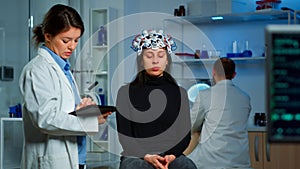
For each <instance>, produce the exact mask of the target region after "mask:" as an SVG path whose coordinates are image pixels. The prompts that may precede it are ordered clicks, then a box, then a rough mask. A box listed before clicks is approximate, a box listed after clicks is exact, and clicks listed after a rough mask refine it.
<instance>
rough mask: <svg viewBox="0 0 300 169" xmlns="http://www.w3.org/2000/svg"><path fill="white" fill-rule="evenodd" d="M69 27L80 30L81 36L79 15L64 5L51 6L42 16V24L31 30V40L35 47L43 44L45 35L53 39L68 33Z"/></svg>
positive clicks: (82, 30) (81, 27) (81, 28)
mask: <svg viewBox="0 0 300 169" xmlns="http://www.w3.org/2000/svg"><path fill="white" fill-rule="evenodd" d="M71 27H75V28H79V29H80V30H81V34H80V35H82V34H83V32H84V24H83V21H82V19H81V17H80V15H79V13H78V12H77V11H76V10H75V9H74V8H72V7H69V6H66V5H62V4H57V5H54V6H52V7H51V9H50V10H49V11H48V12H47V13H46V15H45V16H44V20H43V22H42V23H41V24H39V25H37V26H35V27H34V29H33V33H34V36H33V37H32V39H33V40H34V41H35V47H37V46H38V45H39V44H40V43H42V42H45V37H44V35H45V33H49V34H50V35H51V36H52V37H54V36H56V35H57V34H59V33H62V32H66V31H68V30H69V29H70V28H71Z"/></svg>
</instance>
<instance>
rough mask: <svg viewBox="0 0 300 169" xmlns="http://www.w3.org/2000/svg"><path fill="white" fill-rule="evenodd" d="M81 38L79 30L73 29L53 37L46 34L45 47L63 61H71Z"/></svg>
mask: <svg viewBox="0 0 300 169" xmlns="http://www.w3.org/2000/svg"><path fill="white" fill-rule="evenodd" d="M80 36H81V30H80V29H79V28H75V27H71V28H70V29H69V30H67V31H65V32H62V33H59V34H57V35H56V36H52V35H50V34H48V33H46V34H45V45H46V46H47V47H48V48H49V49H50V50H52V51H53V52H54V53H55V54H57V55H58V56H59V57H61V58H63V59H69V58H70V56H71V55H72V53H73V51H74V50H75V49H76V47H77V45H78V40H79V38H80Z"/></svg>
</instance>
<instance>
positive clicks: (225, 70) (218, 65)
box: [213, 57, 235, 80]
mask: <svg viewBox="0 0 300 169" xmlns="http://www.w3.org/2000/svg"><path fill="white" fill-rule="evenodd" d="M213 69H214V70H215V72H216V73H217V74H218V75H219V76H225V77H226V79H229V80H231V79H232V78H233V77H234V74H235V63H234V61H233V60H232V59H230V58H225V57H224V58H220V59H218V60H216V62H215V63H214V67H213Z"/></svg>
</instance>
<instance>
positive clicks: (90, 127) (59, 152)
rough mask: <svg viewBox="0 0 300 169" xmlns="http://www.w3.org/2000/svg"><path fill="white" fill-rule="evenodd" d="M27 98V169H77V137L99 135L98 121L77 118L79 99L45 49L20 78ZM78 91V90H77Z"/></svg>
mask: <svg viewBox="0 0 300 169" xmlns="http://www.w3.org/2000/svg"><path fill="white" fill-rule="evenodd" d="M19 85H20V90H21V93H22V95H23V100H24V102H23V124H24V135H25V141H24V148H23V156H22V164H21V168H23V169H77V168H78V151H77V141H76V136H78V135H86V134H87V133H96V132H97V131H98V121H97V118H96V117H85V118H83V117H76V116H72V115H69V114H68V113H70V112H72V111H74V106H75V98H74V93H73V90H72V87H71V85H70V83H69V81H68V79H67V78H66V76H65V74H64V73H63V71H62V70H61V68H60V67H59V66H58V64H57V63H56V62H55V60H54V59H53V58H52V56H51V55H50V54H49V53H48V51H46V50H45V49H42V48H39V50H38V55H37V56H36V57H35V58H34V59H32V60H31V61H30V63H28V64H27V65H26V66H25V67H24V69H23V71H22V74H21V76H20V80H19ZM76 88H77V86H76Z"/></svg>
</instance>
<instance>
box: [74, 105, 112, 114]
mask: <svg viewBox="0 0 300 169" xmlns="http://www.w3.org/2000/svg"><path fill="white" fill-rule="evenodd" d="M116 110H117V109H116V107H115V106H102V105H90V106H86V107H83V108H81V109H79V110H76V111H73V112H71V113H69V114H71V115H74V116H99V115H105V114H106V113H108V112H115V111H116Z"/></svg>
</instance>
